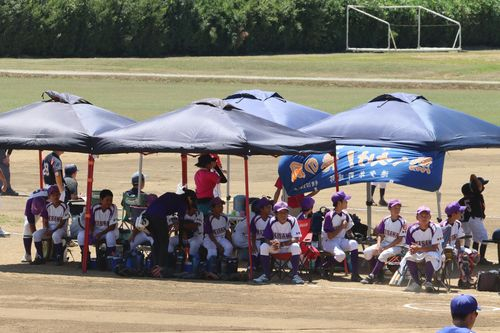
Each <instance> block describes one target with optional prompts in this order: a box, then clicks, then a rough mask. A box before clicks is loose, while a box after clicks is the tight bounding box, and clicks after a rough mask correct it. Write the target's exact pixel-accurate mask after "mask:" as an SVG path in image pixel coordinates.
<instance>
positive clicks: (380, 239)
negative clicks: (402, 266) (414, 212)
mask: <svg viewBox="0 0 500 333" xmlns="http://www.w3.org/2000/svg"><path fill="white" fill-rule="evenodd" d="M387 207H388V208H389V211H390V212H391V215H389V216H386V217H384V218H383V219H382V222H380V224H379V225H378V226H377V228H376V229H375V231H376V232H377V244H375V245H372V246H370V247H367V248H366V249H365V250H364V251H363V252H364V255H365V259H366V260H367V261H370V264H371V267H372V271H371V272H370V274H369V275H368V276H367V277H366V278H365V279H363V280H361V283H363V284H372V283H374V282H375V279H376V278H377V277H378V276H379V274H380V272H382V268H384V265H385V263H386V262H387V259H389V258H390V257H393V256H395V255H398V254H400V253H401V250H402V247H401V245H403V239H404V236H405V233H406V221H405V219H404V218H402V217H401V215H399V213H400V212H401V201H399V200H398V199H394V200H390V201H389V204H388V205H387ZM377 256H378V257H377ZM375 257H377V258H375Z"/></svg>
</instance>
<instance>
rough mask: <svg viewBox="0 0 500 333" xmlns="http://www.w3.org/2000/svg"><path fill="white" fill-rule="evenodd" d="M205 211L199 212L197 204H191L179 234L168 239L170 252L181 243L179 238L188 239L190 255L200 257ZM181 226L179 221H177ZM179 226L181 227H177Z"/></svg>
mask: <svg viewBox="0 0 500 333" xmlns="http://www.w3.org/2000/svg"><path fill="white" fill-rule="evenodd" d="M204 221H205V220H204V218H203V213H202V212H199V211H198V209H197V208H196V206H190V207H189V208H188V210H187V211H186V215H185V216H184V222H183V223H182V225H181V226H180V237H179V235H176V236H173V237H170V239H169V241H168V253H173V252H174V249H175V247H176V246H177V245H179V238H181V239H186V240H187V242H188V244H189V255H190V256H191V257H198V251H199V250H200V246H201V244H202V243H203V225H204V223H205V222H204ZM177 225H178V226H179V223H178V222H177ZM177 228H179V227H177Z"/></svg>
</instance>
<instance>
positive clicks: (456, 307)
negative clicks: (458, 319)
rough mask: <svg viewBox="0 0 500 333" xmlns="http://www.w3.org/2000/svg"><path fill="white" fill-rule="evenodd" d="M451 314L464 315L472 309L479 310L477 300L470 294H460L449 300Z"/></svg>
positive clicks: (472, 310)
mask: <svg viewBox="0 0 500 333" xmlns="http://www.w3.org/2000/svg"><path fill="white" fill-rule="evenodd" d="M450 308H451V314H452V315H459V316H465V315H468V314H469V313H471V312H474V311H481V308H480V307H479V305H478V304H477V300H476V299H475V298H474V296H472V295H466V294H461V295H458V296H455V297H454V298H453V299H452V300H451V302H450Z"/></svg>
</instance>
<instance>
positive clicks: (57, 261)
mask: <svg viewBox="0 0 500 333" xmlns="http://www.w3.org/2000/svg"><path fill="white" fill-rule="evenodd" d="M63 263H64V259H63V257H62V256H57V257H56V266H62V265H63Z"/></svg>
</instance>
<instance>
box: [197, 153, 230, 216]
mask: <svg viewBox="0 0 500 333" xmlns="http://www.w3.org/2000/svg"><path fill="white" fill-rule="evenodd" d="M195 165H196V166H197V167H198V168H199V170H198V171H196V173H195V174H194V184H195V186H196V197H197V200H198V201H197V203H198V210H199V211H200V212H202V213H203V215H204V216H208V213H209V211H210V205H211V202H212V199H213V198H214V189H215V188H216V186H217V184H220V183H227V178H226V176H225V175H224V173H223V172H222V170H221V169H220V168H219V167H218V166H217V159H216V158H215V157H213V156H211V155H210V154H202V155H200V156H199V157H198V163H196V164H195Z"/></svg>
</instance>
